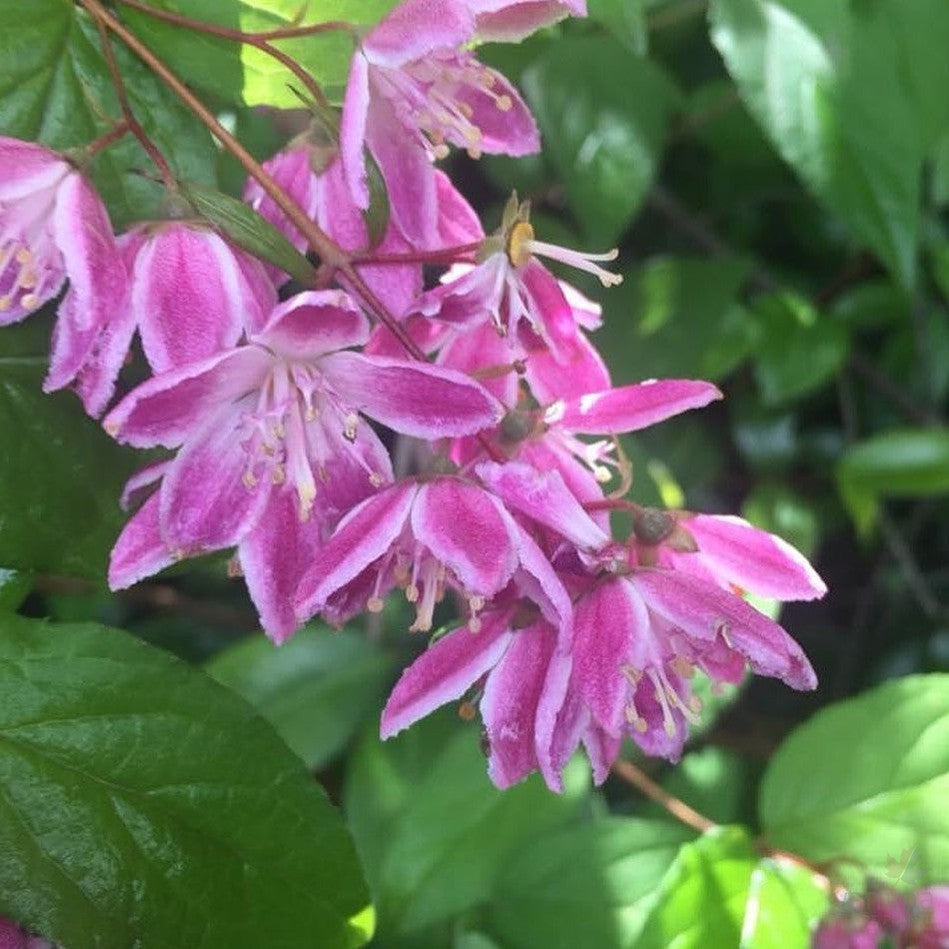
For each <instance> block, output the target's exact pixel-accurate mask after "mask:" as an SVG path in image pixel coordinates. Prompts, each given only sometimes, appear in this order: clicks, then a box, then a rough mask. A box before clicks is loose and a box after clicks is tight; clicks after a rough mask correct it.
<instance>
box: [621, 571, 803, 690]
mask: <svg viewBox="0 0 949 949" xmlns="http://www.w3.org/2000/svg"><path fill="white" fill-rule="evenodd" d="M631 579H632V582H633V583H634V584H635V586H636V588H637V589H638V590H639V592H640V593H641V594H642V596H643V599H645V601H646V603H647V605H648V606H649V609H650V610H654V611H655V612H656V613H658V614H659V615H660V616H663V617H665V619H666V620H668V621H669V622H670V623H672V624H673V625H674V626H676V627H678V628H680V629H682V630H683V631H684V632H685V633H686V634H687V635H689V636H693V637H695V638H696V639H697V640H699V641H705V642H712V641H714V640H715V638H716V637H718V636H721V637H722V639H724V640H725V642H726V644H727V645H729V646H730V647H731V648H734V649H736V650H737V651H738V652H739V653H741V655H743V656H744V657H745V658H746V659H747V660H748V662H749V664H750V665H751V668H752V669H754V671H755V672H757V673H759V674H760V675H767V676H774V677H775V678H778V679H781V680H783V681H784V682H786V683H787V684H788V685H790V686H791V687H792V688H795V689H813V688H815V687H816V685H817V678H816V676H815V675H814V670H813V669H812V668H811V664H810V662H808V659H807V656H805V655H804V652H803V651H802V649H801V647H800V646H799V645H798V644H797V643H796V642H795V641H794V640H793V639H792V638H791V637H790V636H789V635H788V634H787V633H786V632H785V631H784V630H783V629H782V628H781V627H780V626H779V625H778V624H777V623H775V622H774V621H773V620H770V619H768V617H767V616H765V615H763V614H762V613H759V612H758V611H757V610H756V609H755V608H754V607H753V606H750V605H749V604H748V603H746V602H745V601H744V600H743V599H742V598H741V597H739V596H736V595H734V594H732V593H727V592H726V591H724V590H722V589H721V588H719V587H717V586H714V585H713V584H710V583H706V582H704V581H702V580H698V579H696V578H695V577H690V576H688V575H687V574H684V573H679V572H676V571H672V570H649V569H647V570H639V571H637V572H636V573H634V574H633V575H632V578H631Z"/></svg>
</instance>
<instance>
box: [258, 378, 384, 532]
mask: <svg viewBox="0 0 949 949" xmlns="http://www.w3.org/2000/svg"><path fill="white" fill-rule="evenodd" d="M242 428H243V432H244V439H243V441H242V445H243V447H244V450H245V451H246V453H247V468H246V469H245V471H244V484H245V485H246V486H247V488H248V490H252V489H253V488H255V487H256V485H257V484H258V482H259V481H260V479H261V478H262V477H269V478H270V479H271V480H272V482H273V483H274V484H275V485H279V484H283V483H284V482H288V483H289V484H291V485H292V486H293V488H294V490H295V491H296V493H297V498H298V499H299V514H300V520H301V521H306V520H309V518H310V516H311V514H312V511H313V503H314V501H315V500H316V494H317V482H318V481H319V482H320V483H323V484H326V483H327V482H328V481H329V478H330V475H329V466H330V464H331V463H332V461H333V460H334V458H337V457H338V456H339V454H340V452H341V451H347V452H348V454H349V456H350V458H352V459H354V460H355V461H356V462H357V463H358V464H359V466H360V467H362V468H363V470H364V471H366V473H367V475H368V476H369V482H370V484H372V485H373V487H378V486H379V485H381V484H382V483H383V476H382V474H381V473H380V472H378V471H374V470H372V469H371V468H370V467H369V466H368V464H367V463H366V461H365V459H364V457H363V455H362V454H361V453H360V452H359V451H356V450H354V445H355V442H356V440H357V438H358V434H359V415H358V414H357V413H356V412H355V411H354V410H353V409H351V408H349V407H348V406H346V405H344V404H343V403H342V401H341V400H340V399H339V397H338V396H337V394H336V392H335V391H334V390H333V389H332V387H331V386H329V385H328V384H327V382H326V379H325V377H324V376H323V374H322V373H321V372H320V370H319V368H318V367H317V366H314V365H312V364H309V363H295V362H286V361H278V362H277V363H276V364H275V366H274V368H273V371H272V372H271V374H270V375H269V376H268V377H267V379H266V380H265V382H264V384H263V385H262V386H261V388H260V390H259V394H258V398H257V405H256V407H255V408H254V410H253V411H251V412H248V413H246V414H245V415H244V417H243V419H242Z"/></svg>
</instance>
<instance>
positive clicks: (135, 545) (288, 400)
mask: <svg viewBox="0 0 949 949" xmlns="http://www.w3.org/2000/svg"><path fill="white" fill-rule="evenodd" d="M368 334H369V326H368V322H367V321H366V319H365V317H364V316H363V315H362V314H361V313H360V312H359V311H358V309H357V308H356V306H355V304H354V303H353V302H352V301H351V300H350V299H349V297H348V296H347V295H346V294H345V293H343V292H341V291H317V292H309V293H302V294H299V295H298V296H296V297H294V298H292V299H291V300H289V301H287V302H286V303H283V304H281V305H279V306H278V307H276V309H275V310H274V311H273V313H272V315H271V317H270V319H269V321H268V322H267V325H266V326H265V327H264V328H263V329H262V330H261V331H259V332H257V333H254V334H251V335H250V337H249V339H250V344H249V345H245V346H239V347H236V348H233V349H229V350H224V351H223V352H221V353H218V354H216V355H214V356H211V357H209V358H207V359H204V360H201V361H199V362H196V363H191V364H188V365H186V366H183V367H181V368H178V369H174V370H170V371H168V372H165V373H162V374H160V375H158V376H155V377H154V378H153V379H150V380H149V381H147V382H145V383H143V384H142V385H141V386H139V387H138V388H137V389H135V390H134V391H133V392H131V393H130V394H129V395H128V396H127V397H126V398H125V399H124V400H123V401H122V402H121V403H120V404H119V405H118V406H117V407H116V408H115V409H114V410H113V411H112V412H111V413H110V415H109V416H108V418H107V419H106V423H105V424H106V427H107V429H108V430H109V431H110V432H111V433H113V434H114V435H115V436H116V437H117V438H118V439H119V440H120V441H124V442H128V443H130V444H132V445H136V446H138V447H153V446H156V445H163V446H165V447H168V448H180V450H179V452H178V454H177V457H176V458H175V459H174V460H173V461H172V462H171V463H170V464H169V465H168V466H167V468H164V469H161V470H159V471H158V472H157V473H156V474H155V476H156V477H160V478H161V486H160V489H159V490H158V491H157V492H156V493H155V494H153V495H152V496H151V497H150V498H149V499H148V500H147V501H146V502H145V504H144V505H143V506H142V508H141V509H140V510H139V511H138V513H137V514H136V515H135V516H134V517H133V519H132V520H131V521H130V522H129V524H128V525H127V526H126V528H125V530H124V531H123V533H122V535H121V536H120V537H119V540H118V541H117V543H116V546H115V548H114V550H113V552H112V562H111V566H110V571H109V582H110V584H111V586H112V587H113V588H114V589H118V588H121V587H125V586H128V585H130V584H132V583H135V582H137V581H138V580H140V579H142V578H143V577H145V576H149V575H150V574H152V573H155V572H156V571H157V570H160V569H162V568H163V567H164V566H167V565H168V564H169V563H171V562H172V561H174V560H176V559H179V558H181V557H183V556H189V555H192V554H196V553H201V552H204V551H211V550H220V549H223V548H227V547H232V546H239V558H240V562H241V565H242V567H243V569H244V573H245V576H246V578H247V584H248V588H249V589H250V593H251V596H252V597H253V599H254V601H255V602H256V603H257V606H258V609H259V610H260V612H261V619H262V622H263V625H264V628H265V629H266V630H267V632H268V633H269V634H270V635H271V636H272V637H273V638H275V639H278V640H279V639H282V638H285V637H286V636H287V635H289V633H290V632H292V631H293V629H295V628H296V622H295V618H294V616H293V613H292V610H291V609H290V598H291V596H292V593H293V591H294V589H295V586H296V583H297V581H298V580H299V577H300V575H302V571H303V568H304V566H305V564H306V562H307V561H308V560H309V559H310V558H311V557H312V556H313V553H314V551H315V549H316V547H317V546H318V545H319V543H321V542H322V540H323V539H324V535H325V533H326V532H327V531H328V529H329V527H328V525H329V524H330V523H331V522H332V521H333V520H334V519H335V518H338V517H339V516H340V515H341V514H342V513H343V512H344V511H346V510H348V509H349V508H350V507H352V506H353V505H354V504H355V503H356V502H357V501H359V500H361V499H362V498H364V497H365V496H366V495H367V494H369V493H370V492H371V491H372V490H373V489H374V488H377V487H379V486H380V485H381V484H383V483H384V482H385V481H388V480H390V478H391V468H390V463H389V458H388V455H387V453H386V451H385V448H384V447H383V446H382V443H381V442H380V441H379V439H378V437H377V436H376V435H375V434H374V433H373V431H372V429H371V428H370V427H368V426H367V425H365V424H362V423H361V421H360V414H359V413H360V412H365V413H366V414H367V415H369V416H371V417H372V418H374V419H376V420H377V421H380V422H382V423H383V424H385V425H388V426H390V427H392V428H394V429H396V430H397V431H400V432H403V433H406V434H410V435H415V436H418V437H422V438H429V439H437V438H442V437H446V436H452V435H457V434H462V433H466V434H467V433H472V432H475V431H477V430H478V429H480V428H483V427H485V426H486V425H490V424H493V422H494V421H496V419H497V417H498V414H499V408H498V407H497V405H496V403H495V402H494V401H493V400H492V399H491V397H490V396H489V395H488V394H487V393H486V392H485V391H484V390H483V389H481V388H480V386H478V385H477V384H476V383H475V382H473V381H471V380H470V379H468V378H466V377H464V376H461V375H460V374H458V373H453V372H451V371H450V370H445V369H438V368H436V367H432V366H428V365H426V364H412V363H405V362H400V361H398V360H394V359H387V358H384V357H377V356H366V355H363V354H360V353H356V352H351V351H346V348H347V347H352V346H358V345H360V344H362V343H364V342H365V340H366V338H367V336H368ZM136 487H138V485H136ZM314 510H316V511H317V513H318V517H317V518H315V519H313V521H312V522H311V515H312V514H313V512H314Z"/></svg>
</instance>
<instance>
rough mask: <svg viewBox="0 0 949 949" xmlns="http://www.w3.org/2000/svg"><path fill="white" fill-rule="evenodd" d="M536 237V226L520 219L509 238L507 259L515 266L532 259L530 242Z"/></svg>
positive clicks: (522, 264)
mask: <svg viewBox="0 0 949 949" xmlns="http://www.w3.org/2000/svg"><path fill="white" fill-rule="evenodd" d="M533 239H534V228H533V227H531V224H530V222H529V221H518V222H517V223H516V224H515V225H514V226H513V227H512V228H511V233H510V235H509V236H508V239H507V259H508V260H509V261H510V262H511V263H512V264H513V265H514V266H515V267H523V266H524V265H525V264H526V263H527V262H528V261H529V260H530V259H531V252H530V247H529V245H530V242H531V241H532V240H533Z"/></svg>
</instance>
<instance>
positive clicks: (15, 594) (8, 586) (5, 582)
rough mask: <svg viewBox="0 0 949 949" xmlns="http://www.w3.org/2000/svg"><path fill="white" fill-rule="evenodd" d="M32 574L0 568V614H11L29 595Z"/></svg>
mask: <svg viewBox="0 0 949 949" xmlns="http://www.w3.org/2000/svg"><path fill="white" fill-rule="evenodd" d="M32 589H33V573H32V572H31V571H29V570H10V569H8V568H7V567H0V612H3V613H12V612H13V611H15V610H17V609H19V607H20V604H21V603H22V602H23V601H24V600H25V599H26V598H27V597H28V596H29V595H30V591H31V590H32Z"/></svg>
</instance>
